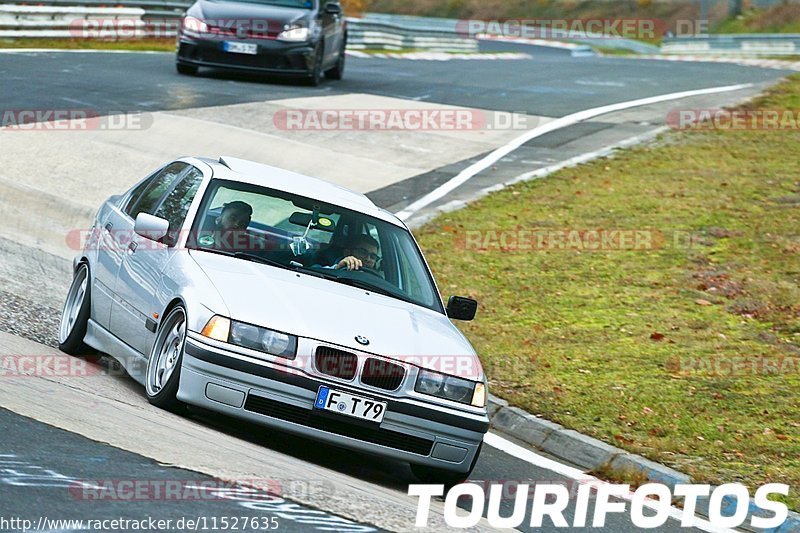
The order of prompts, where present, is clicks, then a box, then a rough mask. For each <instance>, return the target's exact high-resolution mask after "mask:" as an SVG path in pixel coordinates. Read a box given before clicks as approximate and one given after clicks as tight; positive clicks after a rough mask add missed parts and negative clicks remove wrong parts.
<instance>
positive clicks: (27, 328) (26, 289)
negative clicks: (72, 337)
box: [0, 239, 72, 347]
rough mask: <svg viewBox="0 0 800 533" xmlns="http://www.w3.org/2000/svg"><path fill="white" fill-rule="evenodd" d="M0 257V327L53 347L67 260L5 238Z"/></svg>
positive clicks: (68, 277) (0, 241)
mask: <svg viewBox="0 0 800 533" xmlns="http://www.w3.org/2000/svg"><path fill="white" fill-rule="evenodd" d="M0 258H1V259H0V331H5V332H7V333H11V334H14V335H19V336H21V337H24V338H26V339H29V340H32V341H35V342H39V343H42V344H46V345H48V346H53V347H57V346H58V339H57V335H58V334H57V331H58V322H59V319H60V317H61V305H62V302H63V299H64V297H65V296H66V294H67V289H68V288H69V283H70V281H71V279H72V278H71V270H72V267H71V264H70V261H68V260H67V259H65V258H62V257H57V256H54V255H51V254H48V253H45V252H42V251H41V250H38V249H36V248H32V247H29V246H25V245H24V244H19V243H17V242H13V241H9V240H5V239H0Z"/></svg>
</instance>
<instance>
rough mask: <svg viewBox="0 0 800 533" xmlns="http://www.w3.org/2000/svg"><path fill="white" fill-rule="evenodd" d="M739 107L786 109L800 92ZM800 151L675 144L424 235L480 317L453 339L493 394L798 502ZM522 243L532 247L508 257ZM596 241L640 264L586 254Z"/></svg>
mask: <svg viewBox="0 0 800 533" xmlns="http://www.w3.org/2000/svg"><path fill="white" fill-rule="evenodd" d="M748 107H751V108H763V109H792V110H795V112H797V110H800V77H798V76H795V77H793V78H791V79H790V80H789V81H787V82H785V83H783V84H781V85H779V86H777V87H776V88H774V89H773V90H772V91H771V92H769V93H768V94H767V95H766V96H764V97H762V98H760V99H758V100H756V101H754V102H752V103H750V104H749V106H748ZM795 116H796V114H795ZM798 146H800V132H798V130H797V129H795V130H794V131H740V130H737V131H712V132H699V131H683V132H671V133H669V134H666V135H664V136H662V137H661V138H660V139H659V140H658V141H657V142H656V143H654V144H652V145H648V146H643V147H639V148H636V149H632V150H627V151H622V152H618V153H617V155H615V157H613V158H611V159H604V160H598V161H596V162H593V163H590V164H586V165H582V166H579V167H576V168H573V169H566V170H563V171H560V172H558V173H556V174H554V175H552V176H550V177H548V178H546V179H544V180H540V181H533V182H528V183H522V184H519V185H517V186H514V187H511V188H509V189H506V190H504V191H501V192H498V193H495V194H492V195H490V196H488V197H485V198H484V199H482V200H480V201H478V202H476V203H475V204H473V205H471V206H470V207H469V208H467V209H464V210H461V211H458V212H455V213H451V214H447V215H442V216H440V217H439V218H437V219H436V220H434V221H433V222H432V223H430V224H428V225H427V226H425V227H424V228H422V229H421V230H420V231H419V232H418V237H419V239H420V242H421V245H422V247H423V249H424V250H425V251H426V255H427V257H428V260H429V262H430V264H431V266H432V268H433V270H434V272H435V274H436V276H437V279H438V280H439V283H440V287H441V289H442V291H443V292H444V293H446V294H465V295H470V296H473V297H475V298H477V299H478V300H479V301H480V302H481V310H480V311H479V315H478V319H477V320H476V321H475V322H472V323H466V324H464V325H463V328H462V329H463V331H464V333H465V334H466V335H467V336H468V337H469V338H470V340H471V341H472V342H473V344H474V346H475V347H476V349H477V350H478V352H479V353H480V354H481V356H482V359H483V361H484V363H485V366H486V370H487V373H488V375H489V378H490V383H491V390H492V392H494V393H495V394H497V395H499V396H501V397H503V398H506V399H508V400H509V401H510V402H511V403H512V404H513V405H516V406H519V407H521V408H523V409H526V410H527V411H529V412H532V413H535V414H539V415H542V416H544V417H546V418H548V419H550V420H553V421H556V422H558V423H561V424H563V425H565V426H566V427H569V428H574V429H576V430H579V431H581V432H583V433H586V434H589V435H592V436H594V437H596V438H599V439H601V440H604V441H606V442H608V443H611V444H615V445H617V446H620V447H622V448H624V449H626V450H629V451H631V452H635V453H639V454H642V455H644V456H646V457H648V458H650V459H653V460H656V461H659V462H662V463H665V464H667V465H669V466H672V467H674V468H677V469H678V470H681V471H684V472H686V473H688V474H690V475H692V476H693V477H694V478H695V479H696V480H698V481H700V482H709V483H724V482H743V483H745V484H747V485H748V486H750V487H751V488H752V487H756V486H760V485H762V484H764V483H767V482H783V483H788V484H789V485H790V486H791V487H792V491H794V490H795V488H796V487H798V486H800V419H798V416H797V412H798V411H797V409H798V405H800V363H799V362H798V361H800V288H798V285H799V284H800V179H798V175H797V153H798V151H797V147H798ZM521 230H532V231H533V234H532V235H534V238H533V239H532V244H531V247H532V248H533V249H528V250H525V249H514V242H515V239H513V238H512V239H508V240H507V241H506V242H505V246H504V245H503V244H502V241H501V239H500V236H501V235H504V233H503V232H512V233H513V235H516V236H518V237H519V238H523V237H526V235H525V234H524V233H519V232H520V231H521ZM591 230H605V231H611V230H631V231H638V232H640V237H642V240H641V242H640V245H641V246H640V247H641V248H642V249H638V250H635V249H631V244H632V243H628V246H626V247H624V246H618V244H622V242H621V241H611V242H608V243H606V244H602V243H601V245H602V247H603V250H600V251H589V250H587V249H581V245H580V243H588V244H589V246H592V242H596V241H592V240H590V234H585V233H582V232H585V231H591ZM493 232H494V233H493ZM548 232H552V233H548ZM606 235H610V234H609V233H607V234H606ZM541 236H544V238H543V240H542V242H540V241H539V238H540V237H541ZM529 239H530V236H529V237H528V238H527V239H526V240H525V241H524V242H528V243H531V240H529ZM559 239H565V241H564V242H565V243H566V244H560V243H559ZM570 239H577V240H576V241H574V242H573V241H571V240H570ZM581 239H585V240H581ZM633 243H635V241H633ZM648 243H650V244H649V245H648ZM623 248H624V249H623ZM787 502H788V503H789V505H790V507H791V508H793V509H794V510H800V497H799V496H798V494H797V493H796V492H790V496H789V497H788V498H787Z"/></svg>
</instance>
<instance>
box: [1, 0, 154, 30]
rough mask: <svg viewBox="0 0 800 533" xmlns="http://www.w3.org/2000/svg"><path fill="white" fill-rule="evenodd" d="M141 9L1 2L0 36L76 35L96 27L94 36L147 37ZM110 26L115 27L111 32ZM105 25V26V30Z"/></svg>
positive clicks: (143, 12)
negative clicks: (122, 33)
mask: <svg viewBox="0 0 800 533" xmlns="http://www.w3.org/2000/svg"><path fill="white" fill-rule="evenodd" d="M144 14H145V11H144V9H141V8H130V7H126V8H115V7H112V8H109V7H74V6H71V7H40V6H17V5H5V4H0V37H4V38H13V37H46V38H69V37H76V36H78V35H79V34H80V32H82V31H85V30H86V28H89V27H91V28H93V31H92V33H93V36H94V37H95V38H109V37H114V36H118V35H119V34H120V32H121V31H124V32H125V33H126V34H127V35H129V36H130V37H144V36H145V35H146V28H145V27H146V25H145V22H144V21H142V17H143V16H144ZM101 21H102V23H101ZM108 26H111V27H112V30H111V32H109V29H108ZM104 27H105V29H104Z"/></svg>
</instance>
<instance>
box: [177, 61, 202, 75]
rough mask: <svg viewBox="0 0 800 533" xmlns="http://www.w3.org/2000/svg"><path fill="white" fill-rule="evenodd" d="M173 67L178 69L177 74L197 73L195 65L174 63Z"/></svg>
mask: <svg viewBox="0 0 800 533" xmlns="http://www.w3.org/2000/svg"><path fill="white" fill-rule="evenodd" d="M175 68H176V69H178V73H179V74H184V75H186V76H194V75H195V74H197V67H196V66H194V65H187V64H185V63H175Z"/></svg>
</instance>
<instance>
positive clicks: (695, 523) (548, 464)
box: [483, 432, 736, 533]
mask: <svg viewBox="0 0 800 533" xmlns="http://www.w3.org/2000/svg"><path fill="white" fill-rule="evenodd" d="M483 442H485V443H486V444H488V445H489V446H491V447H492V448H496V449H498V450H500V451H501V452H504V453H507V454H508V455H510V456H512V457H516V458H517V459H520V460H522V461H525V462H526V463H530V464H532V465H535V466H538V467H539V468H544V469H545V470H549V471H551V472H555V473H556V474H559V475H562V476H564V477H567V478H570V479H574V480H576V481H579V482H581V483H587V484H591V485H593V486H597V485H604V484H606V483H607V482H605V481H603V480H601V479H598V478H596V477H594V476H592V475H589V474H587V473H586V472H583V471H582V470H579V469H577V468H575V467H572V466H567V465H565V464H562V463H559V462H557V461H553V460H552V459H548V458H547V457H543V456H541V455H539V454H538V453H535V452H533V451H531V450H528V449H527V448H523V447H522V446H519V445H518V444H515V443H513V442H511V441H510V440H507V439H504V438H503V437H501V436H500V435H498V434H496V433H491V432H489V433H487V434H486V436H485V437H484V438H483ZM632 497H633V493H632V492H631V493H629V494H628V495H627V496H623V497H622V498H623V499H625V500H628V501H630V500H631V498H632ZM644 504H645V506H647V507H649V508H651V509H655V508H656V507H657V506H656V504H655V503H652V504H651V503H649V502H648V501H647V500H645V503H644ZM669 516H670V518H674V519H675V520H679V521H680V519H681V517H682V516H683V511H682V510H681V509H678V508H677V507H671V509H670V513H669ZM691 527H694V528H697V529H700V530H702V531H708V532H709V533H736V532H735V530H733V529H726V528H721V527H717V526H715V525H714V524H712V523H711V522H709V521H708V520H706V519H704V518H700V517H698V516H695V517H694V518H693V519H692V525H691Z"/></svg>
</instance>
